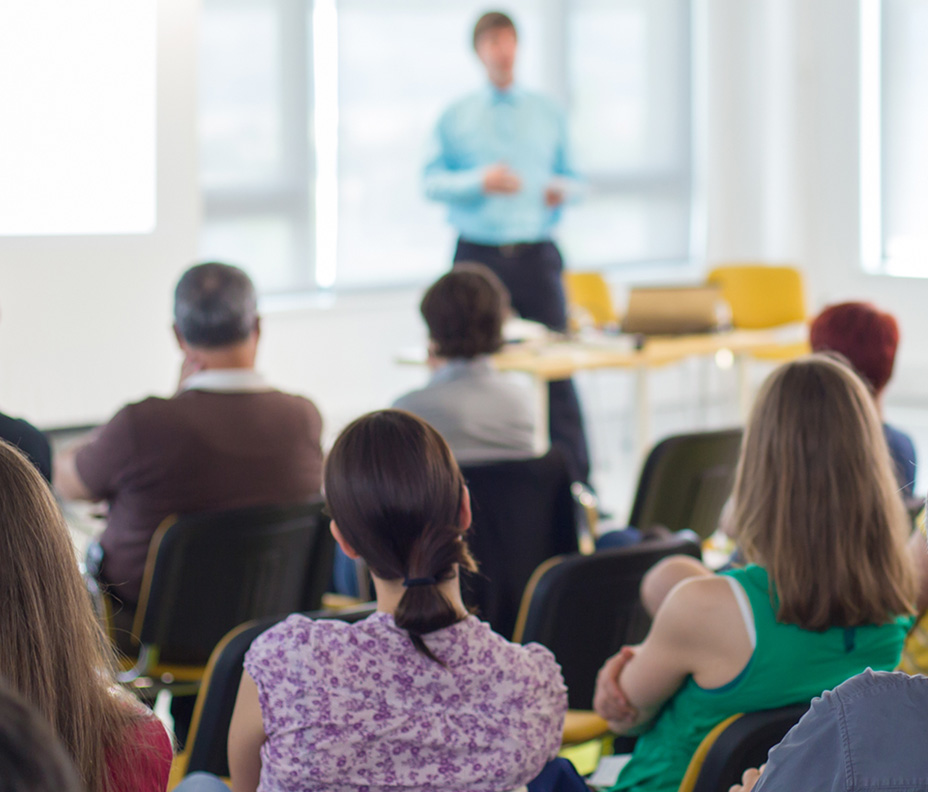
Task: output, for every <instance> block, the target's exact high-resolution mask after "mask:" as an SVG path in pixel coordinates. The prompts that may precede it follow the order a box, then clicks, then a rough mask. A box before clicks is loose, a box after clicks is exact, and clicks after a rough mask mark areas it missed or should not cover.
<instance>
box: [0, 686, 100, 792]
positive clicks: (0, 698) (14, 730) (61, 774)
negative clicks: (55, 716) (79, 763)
mask: <svg viewBox="0 0 928 792" xmlns="http://www.w3.org/2000/svg"><path fill="white" fill-rule="evenodd" d="M0 792H82V787H81V782H80V779H79V777H78V775H77V770H76V769H75V768H74V764H73V763H72V762H71V758H70V757H69V756H68V754H67V751H65V749H64V747H63V746H62V745H61V742H60V741H59V740H58V739H57V738H56V737H55V735H54V734H52V732H51V729H50V728H49V726H48V724H47V723H46V722H45V721H44V720H43V719H42V717H41V715H40V714H39V713H38V712H36V710H35V709H33V708H32V707H30V706H29V705H28V704H26V702H25V701H23V700H22V699H21V698H20V697H19V696H17V695H16V694H15V693H13V691H12V690H10V689H9V688H8V687H7V686H6V684H5V683H3V682H2V681H0Z"/></svg>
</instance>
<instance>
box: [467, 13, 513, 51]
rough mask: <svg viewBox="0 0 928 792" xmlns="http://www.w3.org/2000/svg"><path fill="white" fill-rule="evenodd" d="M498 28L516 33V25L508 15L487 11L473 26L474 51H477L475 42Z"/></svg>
mask: <svg viewBox="0 0 928 792" xmlns="http://www.w3.org/2000/svg"><path fill="white" fill-rule="evenodd" d="M500 28H509V30H511V31H512V32H513V33H515V32H516V25H515V23H514V22H513V21H512V19H511V18H510V17H509V15H508V14H504V13H503V12H502V11H487V13H485V14H484V15H483V16H481V17H480V19H478V20H477V23H476V24H475V25H474V49H477V40H478V39H479V38H480V37H481V36H482V35H483V34H484V33H486V32H487V31H490V30H499V29H500Z"/></svg>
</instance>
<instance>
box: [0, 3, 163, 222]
mask: <svg viewBox="0 0 928 792" xmlns="http://www.w3.org/2000/svg"><path fill="white" fill-rule="evenodd" d="M155 20H156V4H155V2H154V0H135V2H131V3H126V2H124V1H123V0H81V2H79V3H60V2H58V1H57V0H29V2H26V3H4V4H2V5H0V97H3V104H2V107H3V110H2V114H3V118H2V121H0V236H3V235H11V236H46V235H59V234H61V235H109V234H114V235H115V234H150V233H152V232H153V231H154V230H155V226H156V222H157V217H156V205H157V201H156V173H157V167H156V149H157V146H156V128H157V122H156V113H157V107H156V105H157V95H156V72H157V55H156V50H157V40H156V35H155V31H156V27H155ZM114 64H118V67H117V66H115V65H114Z"/></svg>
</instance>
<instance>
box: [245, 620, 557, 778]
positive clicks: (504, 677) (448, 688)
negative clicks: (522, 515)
mask: <svg viewBox="0 0 928 792" xmlns="http://www.w3.org/2000/svg"><path fill="white" fill-rule="evenodd" d="M425 642H426V644H427V645H428V647H429V649H430V650H431V651H432V652H433V653H434V654H435V656H436V657H438V658H440V659H441V660H442V661H443V662H444V663H445V666H442V665H440V664H439V663H436V662H434V661H433V660H429V659H428V658H427V657H425V656H424V655H422V654H420V653H419V652H417V651H416V650H415V648H414V647H413V645H412V642H411V641H410V639H409V636H408V635H407V633H406V631H405V630H401V629H399V628H398V627H397V626H396V625H395V624H394V622H393V616H392V615H390V614H386V613H375V614H373V615H372V616H370V617H369V618H367V619H365V620H364V621H361V622H358V623H356V624H347V623H345V622H339V621H315V622H314V621H311V620H310V619H307V618H305V617H304V616H299V615H294V616H290V617H289V618H288V619H286V620H285V621H283V622H281V623H280V624H278V625H276V626H274V627H272V628H271V629H270V630H268V631H267V632H265V633H263V634H262V635H260V636H258V638H257V639H256V640H255V642H254V643H253V644H252V646H251V649H249V651H248V654H247V655H246V657H245V669H246V670H247V671H248V673H249V674H250V675H251V677H252V678H253V679H254V680H255V682H256V683H257V686H258V691H259V697H260V702H261V711H262V714H263V718H264V731H265V733H266V734H267V742H266V743H265V744H264V746H263V747H262V748H261V783H260V785H259V787H258V790H259V792H307V791H308V790H313V792H315V791H316V790H325V791H326V792H359V790H360V791H361V792H368V791H369V792H374V791H375V790H377V791H381V790H382V791H384V792H386V791H387V790H409V789H417V790H423V792H429V791H430V790H442V791H443V792H449V791H451V790H454V792H469V791H470V790H474V792H476V791H477V790H479V792H504V791H505V790H511V789H515V788H516V787H519V786H521V785H523V784H525V783H527V782H528V781H530V780H531V779H532V778H534V777H535V776H536V775H538V773H539V772H540V771H541V769H542V767H543V766H544V765H545V763H546V762H547V761H548V760H549V759H551V758H553V757H554V756H555V754H556V753H557V751H558V748H559V747H560V743H561V730H562V727H563V720H564V713H565V712H566V710H567V689H566V688H565V687H564V681H563V678H562V677H561V671H560V667H559V666H558V664H557V663H556V662H555V660H554V656H553V655H552V654H551V652H549V651H548V650H547V649H545V648H544V647H542V646H540V645H538V644H529V645H528V646H519V645H517V644H513V643H510V642H509V641H507V640H505V639H504V638H502V637H501V636H499V635H497V634H496V633H494V632H493V631H492V630H491V629H490V627H489V625H487V624H486V623H484V622H481V621H480V620H479V619H477V618H476V617H475V616H468V617H467V618H466V619H464V620H463V621H461V622H458V623H457V624H454V625H452V626H451V627H446V628H445V629H443V630H438V631H436V632H433V633H430V634H429V635H427V636H425Z"/></svg>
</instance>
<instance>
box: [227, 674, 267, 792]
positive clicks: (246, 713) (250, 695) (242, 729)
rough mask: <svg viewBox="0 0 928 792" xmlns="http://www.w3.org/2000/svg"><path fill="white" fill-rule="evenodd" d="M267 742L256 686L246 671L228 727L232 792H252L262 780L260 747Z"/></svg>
mask: <svg viewBox="0 0 928 792" xmlns="http://www.w3.org/2000/svg"><path fill="white" fill-rule="evenodd" d="M266 741H267V735H266V734H265V733H264V721H263V720H262V717H261V704H260V702H259V700H258V686H257V685H256V684H255V681H254V680H253V679H252V678H251V676H250V675H249V674H248V672H247V671H245V672H244V673H243V674H242V681H241V684H240V685H239V688H238V696H237V697H236V699H235V709H234V710H233V711H232V723H231V724H230V726H229V771H230V773H231V774H232V792H255V790H256V789H257V788H258V783H259V781H260V779H261V746H262V745H264V743H265V742H266Z"/></svg>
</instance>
